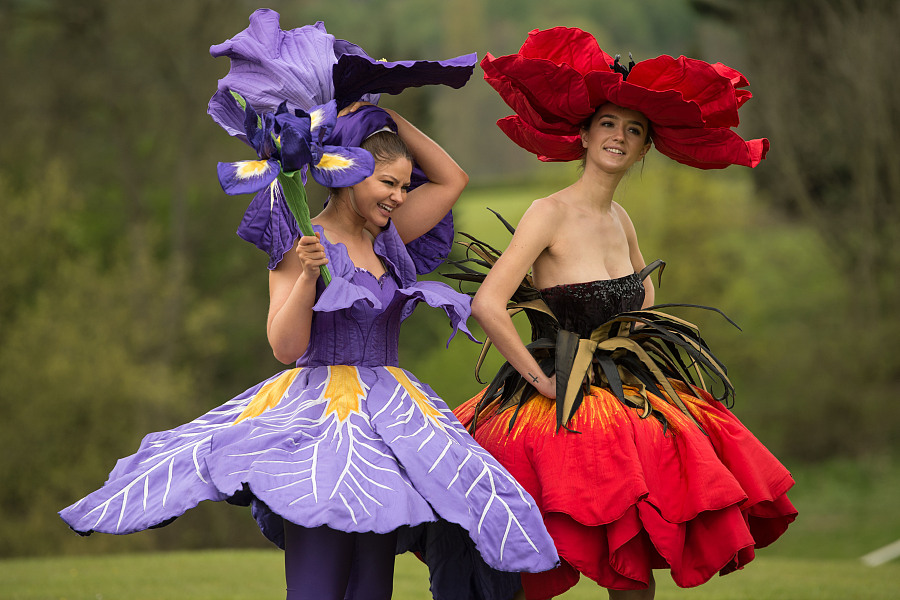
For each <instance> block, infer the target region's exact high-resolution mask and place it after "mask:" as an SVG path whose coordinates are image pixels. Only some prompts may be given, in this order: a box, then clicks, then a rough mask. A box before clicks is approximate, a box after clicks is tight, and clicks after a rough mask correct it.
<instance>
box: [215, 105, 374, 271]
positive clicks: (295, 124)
mask: <svg viewBox="0 0 900 600" xmlns="http://www.w3.org/2000/svg"><path fill="white" fill-rule="evenodd" d="M217 96H218V98H217V102H218V104H219V105H220V106H222V107H223V109H224V110H226V111H227V113H228V114H230V115H232V116H236V115H237V114H238V112H237V109H240V111H241V112H243V114H244V119H243V132H238V133H240V137H241V139H243V140H244V141H245V142H246V143H247V144H249V145H250V146H251V147H252V148H253V149H254V150H256V154H257V156H258V157H259V158H258V159H257V160H241V161H237V162H227V163H225V162H220V163H219V165H218V168H217V172H218V175H219V183H220V184H221V185H222V189H223V190H225V193H226V194H229V195H236V194H256V197H255V198H254V200H253V202H254V203H258V202H266V201H267V202H268V203H269V209H270V210H274V208H275V203H276V201H277V200H278V199H279V198H280V197H282V196H283V198H284V200H285V202H286V203H287V205H288V208H289V209H290V211H291V213H292V214H293V216H294V218H295V219H296V220H297V225H298V226H299V227H300V231H301V232H303V234H304V235H314V234H313V229H312V223H311V222H310V215H309V206H308V204H307V201H306V189H305V188H304V185H305V184H306V171H307V169H308V170H309V171H310V173H311V174H312V176H313V179H315V180H316V182H318V183H319V184H320V185H323V186H325V187H346V186H351V185H355V184H357V183H359V182H360V181H362V180H363V179H365V178H366V177H368V176H369V175H371V174H372V171H373V169H374V167H375V161H374V159H373V158H372V155H371V154H369V153H368V152H366V151H365V150H363V149H362V148H344V147H341V146H333V145H328V144H325V143H324V140H326V139H328V135H329V134H330V132H331V131H332V130H333V129H334V124H335V121H336V120H337V109H336V107H335V101H334V100H332V101H330V102H328V103H327V104H325V105H322V106H316V107H314V108H313V110H312V111H310V112H309V113H307V112H306V111H303V110H301V109H295V110H294V111H289V110H288V109H287V103H286V102H282V103H281V105H280V106H279V107H278V109H277V111H276V112H275V113H271V112H264V113H262V114H257V112H256V111H255V110H254V109H253V107H252V106H251V105H250V104H249V103H247V102H246V100H244V98H243V97H242V96H241V95H240V94H238V93H237V92H230V93H228V94H221V95H219V94H217ZM236 131H237V130H236ZM278 186H280V187H281V190H280V191H281V192H282V193H281V194H280V193H279V189H278ZM322 276H323V279H324V281H325V283H326V284H328V282H329V281H330V279H331V277H330V274H329V273H328V270H327V268H326V267H323V268H322Z"/></svg>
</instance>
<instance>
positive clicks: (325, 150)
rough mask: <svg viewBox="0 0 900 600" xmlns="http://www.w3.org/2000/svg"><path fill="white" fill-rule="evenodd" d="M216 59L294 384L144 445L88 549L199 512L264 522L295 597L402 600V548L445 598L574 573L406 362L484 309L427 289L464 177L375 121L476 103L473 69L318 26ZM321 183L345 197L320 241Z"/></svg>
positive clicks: (237, 172) (271, 31)
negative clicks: (438, 332) (387, 55)
mask: <svg viewBox="0 0 900 600" xmlns="http://www.w3.org/2000/svg"><path fill="white" fill-rule="evenodd" d="M211 52H212V54H213V56H228V57H229V58H230V59H231V61H232V62H231V71H230V72H229V73H228V75H227V76H226V77H225V78H223V79H222V80H220V82H219V91H218V92H217V93H216V95H215V96H213V98H212V100H211V101H210V110H209V112H210V115H211V116H212V117H213V119H214V120H216V122H218V123H219V124H220V125H222V126H223V128H225V129H226V131H228V132H229V133H230V134H231V135H235V136H237V137H239V138H241V139H242V140H244V141H245V142H247V143H248V145H250V146H251V147H252V148H253V149H254V150H256V152H257V154H258V159H257V160H249V161H239V162H235V163H220V164H219V178H220V181H221V183H222V185H223V187H224V188H225V190H226V192H228V193H232V194H238V193H255V194H256V195H255V197H254V199H253V201H252V202H251V204H250V207H249V208H248V210H247V213H246V214H245V216H244V219H243V221H242V223H241V225H240V227H239V229H238V234H239V235H240V236H241V237H242V238H244V239H246V240H248V241H251V242H253V243H254V244H256V245H257V246H258V247H260V248H262V249H264V250H265V251H266V252H267V253H268V254H269V257H270V261H269V269H270V309H269V318H268V326H267V332H268V337H269V342H270V344H271V346H272V349H273V351H274V353H275V356H276V357H277V358H278V359H279V360H281V361H282V362H285V363H295V366H294V368H291V369H288V370H286V371H283V372H281V373H279V374H277V375H275V376H273V377H271V378H269V379H267V380H266V381H263V382H262V383H260V384H258V385H256V386H254V387H252V388H250V389H249V390H247V391H246V392H244V393H242V394H240V395H239V396H237V397H235V398H234V399H232V400H230V401H228V402H226V403H225V404H223V405H221V406H219V407H217V408H215V409H213V410H211V411H210V412H208V413H206V414H205V415H203V416H201V417H199V418H197V419H195V420H194V421H192V422H190V423H187V424H185V425H182V426H180V427H177V428H175V429H172V430H169V431H162V432H158V433H152V434H150V435H148V436H146V437H145V438H144V440H143V442H142V443H141V446H140V448H139V449H138V451H137V453H135V454H134V455H132V456H129V457H127V458H124V459H121V460H120V461H119V462H118V463H117V465H116V467H115V469H113V471H112V473H110V476H109V479H108V480H107V482H106V484H105V485H104V486H103V487H102V488H101V489H99V490H97V491H95V492H94V493H92V494H90V495H88V496H87V497H86V498H84V499H82V500H81V501H79V502H77V503H75V504H73V505H72V506H70V507H68V508H66V509H64V510H63V511H61V513H60V514H61V516H62V517H63V519H64V520H65V521H66V522H67V523H68V524H69V525H70V527H72V528H73V529H74V530H75V531H77V532H79V533H81V534H83V535H88V534H90V533H91V532H93V531H100V532H104V533H116V534H125V533H131V532H135V531H141V530H144V529H148V528H152V527H159V526H162V525H165V524H167V523H169V522H171V521H172V520H174V519H175V518H177V517H178V516H180V515H181V514H183V513H184V512H185V511H186V510H188V509H189V508H192V507H194V506H196V505H197V504H198V503H199V502H200V501H202V500H226V501H228V502H230V503H233V504H240V505H248V504H249V505H250V506H251V507H252V510H253V515H254V517H255V518H256V520H257V522H258V524H259V526H260V529H261V530H262V532H263V534H264V535H265V536H266V537H267V538H268V539H270V540H271V541H272V542H274V543H276V544H277V545H279V546H280V547H282V548H284V549H285V572H286V579H287V589H288V596H287V597H288V599H289V600H290V599H293V598H301V597H304V598H317V599H329V598H334V599H341V598H345V597H347V598H357V599H362V598H365V599H370V598H371V599H379V598H390V596H391V589H392V579H393V556H394V554H395V552H402V551H406V550H415V551H417V552H418V553H419V554H420V556H421V557H422V558H423V560H424V561H425V562H426V563H427V564H428V566H429V569H430V571H431V588H432V594H433V595H434V597H435V598H439V599H444V598H448V599H449V598H461V599H462V598H485V599H488V600H493V599H496V600H501V599H503V598H509V597H511V596H512V594H513V592H514V591H515V588H516V587H518V576H517V575H516V574H515V573H514V572H516V571H528V572H538V571H543V570H546V569H549V568H552V567H554V566H555V565H556V564H557V561H558V557H557V554H556V551H555V548H554V546H553V542H552V540H551V539H550V537H549V535H548V534H547V532H546V530H545V528H544V526H543V523H542V520H541V516H540V513H539V511H538V510H537V507H536V506H535V504H534V501H533V500H532V498H531V497H530V496H529V495H528V494H527V493H526V492H525V491H524V489H523V488H522V487H521V486H519V485H518V484H517V483H516V482H515V480H514V479H513V478H512V476H511V475H510V474H509V473H508V472H507V471H506V470H505V469H504V468H503V467H501V466H500V465H499V463H497V462H496V461H495V460H494V459H493V458H492V457H491V456H490V455H489V454H487V453H486V452H485V451H484V450H483V449H482V448H481V447H480V446H478V444H477V443H475V441H474V440H473V439H472V438H471V437H470V436H469V434H468V433H467V432H466V431H465V429H464V428H463V427H462V426H461V425H460V423H459V422H458V421H457V419H456V418H455V417H454V415H453V413H452V412H451V411H450V409H449V408H448V407H447V405H446V404H445V403H444V402H443V401H442V400H441V399H440V398H438V397H437V396H436V395H435V393H434V392H433V391H432V390H431V389H430V388H429V387H428V386H427V385H425V384H423V383H421V382H420V381H419V380H418V379H416V377H415V376H414V375H412V374H411V373H409V372H407V371H404V370H403V369H401V368H400V367H399V366H398V357H397V345H398V337H399V328H400V323H401V322H402V321H403V320H404V319H405V318H406V317H408V316H409V315H410V314H411V312H412V310H413V309H414V307H415V306H416V305H417V304H418V303H420V302H424V303H426V304H428V305H429V306H432V307H436V308H441V309H443V310H444V312H445V313H446V314H447V316H448V318H449V319H450V323H451V325H452V328H453V331H452V332H451V335H450V337H451V338H452V337H453V335H454V334H455V332H456V331H458V330H462V331H463V332H464V333H465V334H466V335H468V336H469V337H470V338H471V337H472V335H471V333H470V332H469V330H468V329H467V327H466V319H467V317H468V316H469V302H468V298H467V297H466V296H464V295H462V294H458V293H456V292H454V291H453V290H452V289H451V288H450V287H448V286H446V285H444V284H442V283H437V282H430V281H423V282H417V281H416V273H417V272H428V271H431V270H433V269H434V268H435V267H436V266H437V264H439V263H440V262H441V261H442V260H443V258H444V257H445V256H446V254H447V251H448V250H449V245H450V243H451V241H452V236H453V226H452V221H451V218H450V215H449V210H450V208H451V207H452V206H453V204H454V203H455V202H456V200H457V198H458V197H459V195H460V193H461V192H462V190H463V188H464V187H465V185H466V182H467V177H466V175H465V173H464V172H463V171H462V170H461V169H460V168H459V167H458V166H457V165H456V163H455V162H454V161H453V159H452V158H450V156H449V155H447V154H446V153H445V152H444V151H443V150H442V149H441V148H440V146H438V145H437V144H435V143H434V142H433V141H431V140H430V139H429V138H428V137H427V136H425V135H424V134H423V133H421V132H420V131H419V130H417V129H416V128H415V127H414V126H412V125H411V124H410V123H409V122H407V121H406V120H405V119H403V118H402V117H400V116H399V115H398V114H397V113H395V112H393V111H390V110H384V109H380V108H378V107H377V106H375V105H374V104H375V103H377V101H378V94H379V93H398V92H400V91H402V90H403V89H405V88H406V87H410V86H418V85H425V84H444V85H450V86H452V87H460V86H462V85H463V84H464V83H465V82H466V80H467V79H468V78H469V76H470V75H471V72H472V69H473V67H474V63H475V60H476V58H475V56H474V55H468V56H462V57H458V58H455V59H451V60H449V61H441V62H426V61H417V62H397V63H390V62H380V61H374V60H372V59H371V58H369V57H368V56H367V55H366V54H365V53H364V52H363V51H362V50H361V49H360V48H358V47H357V46H354V45H353V44H350V43H348V42H345V41H343V40H338V39H335V38H334V37H333V36H331V35H329V34H327V33H326V31H325V28H324V26H322V24H321V23H317V24H316V25H314V26H307V27H302V28H299V29H294V30H291V31H282V30H281V29H280V27H279V24H278V15H277V13H274V12H272V11H268V10H259V11H257V12H255V13H254V14H253V15H252V16H251V18H250V27H249V28H248V29H246V30H245V31H243V32H241V33H240V34H238V35H237V36H235V37H234V38H232V39H231V40H228V41H227V42H225V43H223V44H220V45H217V46H213V47H212V49H211ZM414 165H415V167H416V168H414ZM307 173H309V174H311V175H312V176H313V178H314V179H316V181H317V182H319V183H320V184H322V185H325V186H326V187H328V188H330V189H331V192H332V195H331V198H330V202H329V203H328V205H327V206H326V208H325V210H324V211H322V213H321V214H319V215H318V216H317V217H315V218H314V219H312V221H311V222H310V220H309V218H308V212H306V214H303V213H304V210H305V194H304V192H303V184H304V183H305V181H306V175H307ZM292 213H293V214H292ZM298 223H299V224H298ZM473 339H474V338H473ZM448 343H449V341H448ZM493 569H499V570H500V571H505V572H509V573H508V574H509V581H508V582H507V584H506V585H501V586H497V585H496V581H494V582H493V583H492V584H491V586H490V587H488V586H485V585H484V584H483V582H484V581H486V579H487V578H492V579H495V578H496V573H495V572H494V571H493Z"/></svg>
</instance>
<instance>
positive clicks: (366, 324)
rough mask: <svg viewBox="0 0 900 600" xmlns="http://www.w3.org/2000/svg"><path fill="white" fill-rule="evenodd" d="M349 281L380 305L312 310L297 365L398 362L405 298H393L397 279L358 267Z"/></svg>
mask: <svg viewBox="0 0 900 600" xmlns="http://www.w3.org/2000/svg"><path fill="white" fill-rule="evenodd" d="M350 282H351V283H352V284H354V285H358V286H361V287H363V288H365V289H366V290H368V291H369V292H371V293H372V295H373V296H374V297H375V298H376V299H377V300H378V301H379V302H380V303H381V307H380V308H375V307H374V306H371V305H369V304H368V303H365V302H358V303H356V304H354V305H353V306H350V307H349V308H346V309H343V310H339V311H334V312H317V313H315V316H314V317H313V323H312V332H311V335H310V340H309V349H308V350H307V351H306V354H304V355H303V356H302V357H301V358H300V360H298V361H297V366H298V367H307V366H309V367H318V366H325V365H357V366H366V367H375V366H392V367H396V366H399V363H398V357H397V348H398V344H399V341H400V322H401V321H402V318H403V306H404V304H405V302H404V298H403V297H402V296H401V297H397V299H396V300H395V299H394V297H395V293H396V292H397V290H398V289H399V287H398V286H397V282H396V281H395V280H394V279H393V277H391V275H390V273H387V272H386V273H385V274H384V275H383V276H382V277H381V278H380V279H376V277H375V276H374V275H372V274H371V273H369V272H368V271H366V270H364V269H359V268H355V269H354V272H353V274H352V276H351V278H350Z"/></svg>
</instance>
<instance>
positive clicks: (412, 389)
mask: <svg viewBox="0 0 900 600" xmlns="http://www.w3.org/2000/svg"><path fill="white" fill-rule="evenodd" d="M385 369H387V370H388V371H389V372H390V374H391V375H393V376H394V379H396V380H397V383H399V384H400V385H401V386H402V387H403V389H404V390H406V393H407V394H409V397H410V398H412V401H413V402H415V404H416V406H418V407H419V410H421V411H422V414H424V415H425V417H426V418H428V419H431V420H432V421H434V422H435V423H436V424H437V425H439V426H440V427H441V429H446V428H445V427H444V424H443V423H442V422H441V419H440V417H441V411H439V410H438V409H437V408H436V407H435V406H434V404H432V403H431V400H429V399H428V396H427V395H426V394H425V392H423V391H422V390H421V389H420V388H419V387H418V386H417V385H416V384H414V383H413V382H412V380H411V379H410V378H409V377H408V376H407V375H406V372H405V371H404V370H403V369H401V368H400V367H385Z"/></svg>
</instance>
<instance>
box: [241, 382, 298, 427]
mask: <svg viewBox="0 0 900 600" xmlns="http://www.w3.org/2000/svg"><path fill="white" fill-rule="evenodd" d="M302 370H303V369H300V368H297V369H291V370H289V371H285V372H284V373H282V374H281V375H279V376H278V377H276V378H275V379H273V380H271V381H269V382H267V383H266V384H265V385H263V386H262V387H261V388H260V389H259V391H258V392H256V394H255V395H254V396H253V397H252V398H251V399H250V402H249V403H248V404H247V408H245V409H244V411H243V412H242V413H241V414H240V416H239V417H238V418H237V420H236V421H235V422H234V423H232V425H237V424H238V423H240V422H241V421H243V420H244V419H251V418H253V417H256V416H259V415H261V414H262V413H263V412H265V411H267V410H268V409H270V408H273V407H274V406H276V405H277V404H278V403H279V402H281V399H282V398H283V397H284V394H285V392H287V390H288V388H289V387H291V384H292V383H294V380H295V379H296V378H297V375H299V374H300V371H302Z"/></svg>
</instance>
